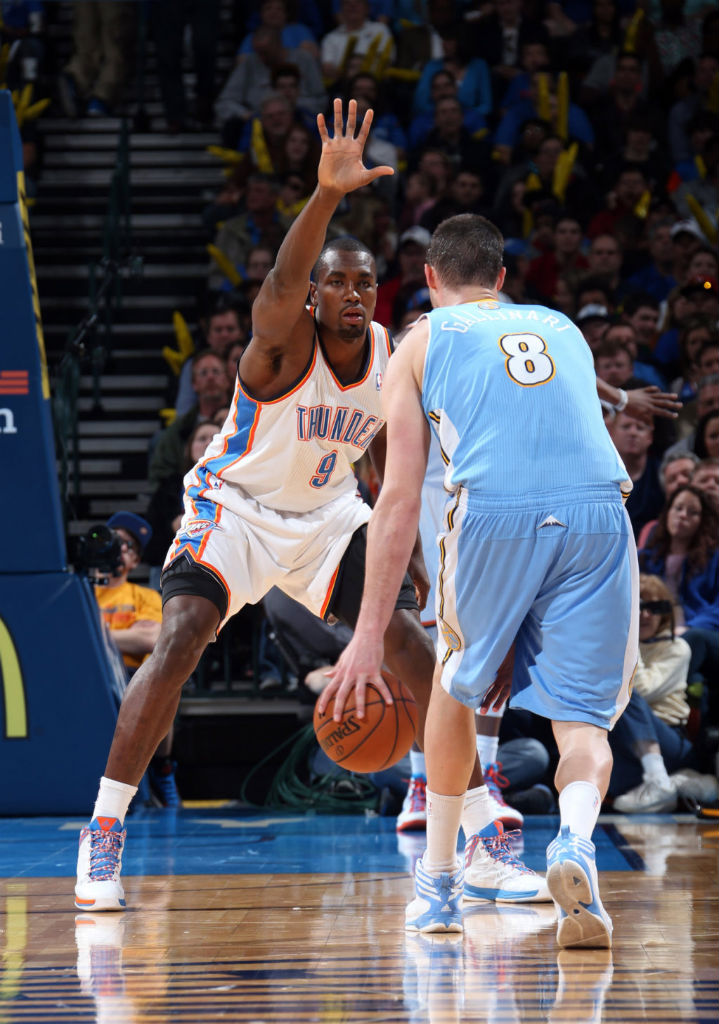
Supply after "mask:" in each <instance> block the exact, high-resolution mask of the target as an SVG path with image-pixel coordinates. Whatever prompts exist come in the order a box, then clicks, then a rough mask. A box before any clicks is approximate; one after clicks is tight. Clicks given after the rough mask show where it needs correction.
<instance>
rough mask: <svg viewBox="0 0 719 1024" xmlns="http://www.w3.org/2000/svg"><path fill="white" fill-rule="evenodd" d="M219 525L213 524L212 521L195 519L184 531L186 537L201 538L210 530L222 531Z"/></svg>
mask: <svg viewBox="0 0 719 1024" xmlns="http://www.w3.org/2000/svg"><path fill="white" fill-rule="evenodd" d="M221 529H222V527H221V526H220V524H219V523H213V522H212V520H211V519H193V521H192V522H191V523H188V524H187V526H186V527H185V528H184V530H182V533H183V535H184V536H185V537H200V536H201V535H202V534H203V533H207V531H208V530H221Z"/></svg>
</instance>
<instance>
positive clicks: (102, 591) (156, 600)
mask: <svg viewBox="0 0 719 1024" xmlns="http://www.w3.org/2000/svg"><path fill="white" fill-rule="evenodd" d="M106 525H107V527H108V528H109V529H110V530H111V531H112V533H113V534H114V540H115V541H116V542H119V551H117V555H116V560H114V565H113V568H112V569H111V571H110V574H109V575H108V574H102V575H100V576H95V579H98V578H99V579H101V580H102V583H99V584H97V585H96V586H95V598H96V600H97V603H98V605H99V607H100V611H101V613H102V618H103V622H104V623H105V625H106V626H107V629H108V631H109V634H110V637H111V638H112V640H113V642H114V643H115V645H116V647H117V648H118V650H119V651H120V654H121V655H122V659H123V661H124V663H125V668H126V669H127V672H128V675H129V676H132V675H133V673H134V672H135V670H136V669H138V668H139V667H140V665H141V664H142V662H143V661H144V660H145V658H146V657H147V656H148V655H149V654H151V653H152V649H153V648H154V646H155V643H156V642H157V638H158V636H159V635H160V623H161V621H162V602H161V600H160V595H159V594H158V593H157V591H156V590H151V589H150V588H149V587H143V586H140V585H139V584H137V583H131V582H130V580H129V579H128V576H129V574H130V573H131V572H132V570H133V569H135V568H136V567H137V566H138V565H139V564H140V562H141V560H142V555H143V552H144V550H145V547H146V545H147V543H148V542H149V540H150V538H151V537H152V527H151V526H150V524H149V523H148V522H147V521H146V520H145V519H143V518H142V517H141V516H138V515H135V513H134V512H116V513H115V514H114V515H112V516H111V517H110V518H109V519H108V521H107V524H106ZM115 550H117V548H116V547H113V551H115ZM110 561H113V559H112V558H110ZM97 571H98V570H96V572H97ZM90 578H91V579H92V578H93V577H92V576H91V577H90ZM171 749H172V730H170V732H169V733H168V734H167V736H166V737H165V739H164V740H162V742H161V743H160V745H159V746H158V748H157V751H156V752H155V756H154V758H153V759H152V761H151V763H150V767H149V769H148V777H149V781H150V786H151V789H152V792H153V795H154V796H155V797H156V798H157V800H159V802H160V803H161V804H162V805H163V806H165V807H178V806H180V796H179V794H178V792H177V786H176V783H175V765H174V763H173V761H172V760H171V759H170V751H171Z"/></svg>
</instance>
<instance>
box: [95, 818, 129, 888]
mask: <svg viewBox="0 0 719 1024" xmlns="http://www.w3.org/2000/svg"><path fill="white" fill-rule="evenodd" d="M123 838H124V836H123V833H122V832H103V831H101V830H100V829H97V830H93V831H92V832H91V833H90V878H91V879H92V881H93V882H104V881H107V879H109V878H112V876H113V875H114V873H115V868H116V867H117V861H118V858H119V856H120V851H121V850H122V841H123Z"/></svg>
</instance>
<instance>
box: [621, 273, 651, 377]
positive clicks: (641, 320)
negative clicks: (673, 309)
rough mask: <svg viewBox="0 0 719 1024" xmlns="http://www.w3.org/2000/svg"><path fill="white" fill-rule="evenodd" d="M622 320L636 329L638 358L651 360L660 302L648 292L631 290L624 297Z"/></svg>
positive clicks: (643, 360)
mask: <svg viewBox="0 0 719 1024" xmlns="http://www.w3.org/2000/svg"><path fill="white" fill-rule="evenodd" d="M622 320H624V321H625V322H626V323H628V324H629V326H630V327H631V328H632V330H633V331H634V335H635V337H636V341H637V358H639V359H640V360H641V361H642V362H650V361H651V359H652V353H653V351H654V346H655V344H656V340H657V325H658V324H659V303H658V301H657V300H656V299H655V298H653V297H652V296H651V295H649V294H648V293H647V292H639V291H637V292H634V291H632V292H629V293H628V295H627V296H626V298H625V299H624V305H623V312H622Z"/></svg>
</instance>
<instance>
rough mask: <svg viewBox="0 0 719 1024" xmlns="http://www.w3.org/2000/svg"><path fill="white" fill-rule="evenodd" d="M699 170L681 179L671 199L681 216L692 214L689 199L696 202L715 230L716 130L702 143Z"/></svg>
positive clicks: (718, 136) (718, 171)
mask: <svg viewBox="0 0 719 1024" xmlns="http://www.w3.org/2000/svg"><path fill="white" fill-rule="evenodd" d="M700 156H701V164H700V166H701V168H702V169H701V172H700V173H699V174H697V175H696V177H695V178H692V180H691V181H682V182H681V184H680V185H679V187H678V188H677V190H676V191H675V192H673V193H672V200H673V201H674V205H675V206H676V208H677V210H678V211H679V215H680V216H681V217H691V216H693V215H694V210H693V209H692V207H691V205H690V203H689V200H690V199H692V200H693V201H694V202H695V203H697V204H698V205H699V206H700V207H701V209H702V211H703V214H704V217H705V218H706V219H707V222H708V223H709V224H711V225H712V226H713V229H714V231H715V232H716V230H717V203H716V197H717V191H718V190H719V132H717V131H716V130H715V131H714V133H713V134H712V135H710V136H709V138H708V139H707V140H706V142H705V143H704V146H703V147H702V150H701V153H700Z"/></svg>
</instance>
